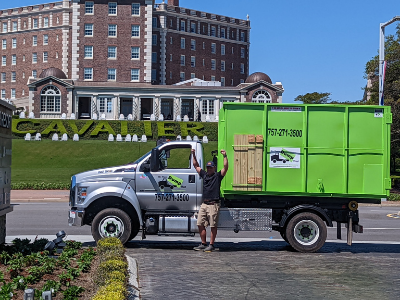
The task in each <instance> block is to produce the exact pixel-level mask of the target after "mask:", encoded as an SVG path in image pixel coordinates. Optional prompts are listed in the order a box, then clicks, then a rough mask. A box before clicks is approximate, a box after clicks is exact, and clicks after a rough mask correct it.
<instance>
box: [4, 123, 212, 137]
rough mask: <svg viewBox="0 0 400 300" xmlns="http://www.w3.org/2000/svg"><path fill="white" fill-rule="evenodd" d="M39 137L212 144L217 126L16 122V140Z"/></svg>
mask: <svg viewBox="0 0 400 300" xmlns="http://www.w3.org/2000/svg"><path fill="white" fill-rule="evenodd" d="M38 132H39V133H40V134H41V135H42V138H51V137H52V135H53V134H54V133H58V134H59V135H62V134H64V133H66V134H67V135H68V136H69V138H72V137H73V136H74V134H75V133H77V134H78V135H79V137H80V139H100V140H106V139H108V135H109V134H113V135H117V134H121V135H122V136H126V135H127V134H128V133H129V134H131V135H134V134H136V135H137V136H138V137H141V136H142V135H144V134H145V135H146V136H147V138H148V139H153V140H156V139H158V137H163V136H165V137H166V138H170V139H175V138H176V137H177V136H178V135H180V136H182V137H186V136H188V135H190V136H191V137H193V136H195V135H197V136H198V137H199V138H202V137H203V136H204V135H206V136H207V138H208V140H209V141H217V140H218V123H211V122H206V123H202V122H173V121H164V122H150V121H105V120H96V121H94V120H87V121H84V120H60V119H57V120H50V119H13V120H12V134H13V138H23V137H24V136H25V135H26V134H27V133H30V134H31V135H32V136H34V135H35V134H36V133H38Z"/></svg>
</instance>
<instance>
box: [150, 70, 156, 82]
mask: <svg viewBox="0 0 400 300" xmlns="http://www.w3.org/2000/svg"><path fill="white" fill-rule="evenodd" d="M151 80H152V81H156V80H157V70H156V69H152V70H151Z"/></svg>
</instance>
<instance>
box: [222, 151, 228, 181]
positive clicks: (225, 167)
mask: <svg viewBox="0 0 400 300" xmlns="http://www.w3.org/2000/svg"><path fill="white" fill-rule="evenodd" d="M221 154H222V156H223V157H224V167H223V168H222V170H221V175H222V176H225V175H226V172H228V157H227V156H226V151H225V150H224V149H221Z"/></svg>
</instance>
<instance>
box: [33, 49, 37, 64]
mask: <svg viewBox="0 0 400 300" xmlns="http://www.w3.org/2000/svg"><path fill="white" fill-rule="evenodd" d="M32 63H33V64H36V63H37V53H36V52H34V53H32Z"/></svg>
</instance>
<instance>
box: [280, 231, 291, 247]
mask: <svg viewBox="0 0 400 300" xmlns="http://www.w3.org/2000/svg"><path fill="white" fill-rule="evenodd" d="M279 233H280V234H281V237H282V238H283V239H284V240H285V242H286V243H288V244H289V242H288V240H287V237H286V231H280V232H279Z"/></svg>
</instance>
